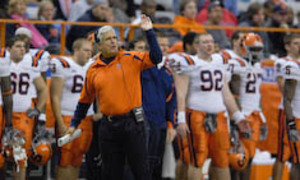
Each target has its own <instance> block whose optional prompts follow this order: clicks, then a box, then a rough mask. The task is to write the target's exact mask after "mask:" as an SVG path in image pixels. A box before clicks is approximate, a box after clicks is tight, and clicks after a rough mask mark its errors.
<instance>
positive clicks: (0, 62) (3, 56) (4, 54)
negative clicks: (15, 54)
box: [0, 48, 10, 77]
mask: <svg viewBox="0 0 300 180" xmlns="http://www.w3.org/2000/svg"><path fill="white" fill-rule="evenodd" d="M9 66H10V55H9V52H8V51H7V50H6V49H5V48H2V49H1V50H0V77H6V76H9V75H10V71H9Z"/></svg>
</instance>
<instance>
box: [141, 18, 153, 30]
mask: <svg viewBox="0 0 300 180" xmlns="http://www.w3.org/2000/svg"><path fill="white" fill-rule="evenodd" d="M141 20H142V22H141V28H142V29H143V30H144V31H148V30H150V29H152V28H153V25H152V21H151V19H150V18H149V17H148V16H146V15H145V14H142V15H141Z"/></svg>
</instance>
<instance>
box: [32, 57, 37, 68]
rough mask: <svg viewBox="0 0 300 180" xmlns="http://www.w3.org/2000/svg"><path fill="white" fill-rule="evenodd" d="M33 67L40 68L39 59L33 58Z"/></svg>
mask: <svg viewBox="0 0 300 180" xmlns="http://www.w3.org/2000/svg"><path fill="white" fill-rule="evenodd" d="M32 66H33V67H37V66H38V59H37V58H36V57H32Z"/></svg>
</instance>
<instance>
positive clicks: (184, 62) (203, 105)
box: [168, 34, 250, 180]
mask: <svg viewBox="0 0 300 180" xmlns="http://www.w3.org/2000/svg"><path fill="white" fill-rule="evenodd" d="M196 39H197V41H196V42H197V44H198V46H197V51H198V53H197V55H196V56H189V55H187V54H172V55H170V56H169V57H168V59H169V60H168V64H169V65H170V67H171V68H172V69H173V71H174V79H175V87H176V92H177V104H178V127H177V131H178V134H179V136H180V138H181V143H182V144H181V145H180V146H181V148H182V150H181V151H182V152H183V154H182V156H183V157H182V159H183V160H185V161H186V162H188V163H189V167H188V177H187V178H188V179H202V166H203V164H204V162H205V160H206V159H207V157H208V154H210V156H211V158H212V166H211V173H210V174H211V175H212V177H211V178H212V179H228V180H229V179H230V172H229V168H228V165H229V161H228V152H227V151H228V149H229V146H230V145H229V144H230V142H229V131H228V127H227V123H228V121H227V115H226V113H225V111H226V109H228V111H229V114H230V115H231V117H232V118H233V119H235V121H236V124H237V125H238V127H239V129H240V131H241V132H242V133H243V134H245V135H249V133H250V127H249V125H248V122H247V121H246V120H245V117H244V116H243V114H242V113H241V112H240V111H239V109H238V107H237V105H236V103H235V101H234V98H233V96H232V94H231V92H230V90H229V88H228V85H227V77H226V74H227V73H226V62H225V61H224V59H222V58H221V56H219V55H213V53H214V52H215V49H214V40H213V37H212V36H211V35H210V34H200V35H198V37H197V38H196ZM185 178H186V177H185Z"/></svg>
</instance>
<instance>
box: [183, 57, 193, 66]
mask: <svg viewBox="0 0 300 180" xmlns="http://www.w3.org/2000/svg"><path fill="white" fill-rule="evenodd" d="M185 58H186V59H187V60H188V61H189V63H190V65H195V62H194V61H193V60H192V58H191V57H189V56H186V57H185Z"/></svg>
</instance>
